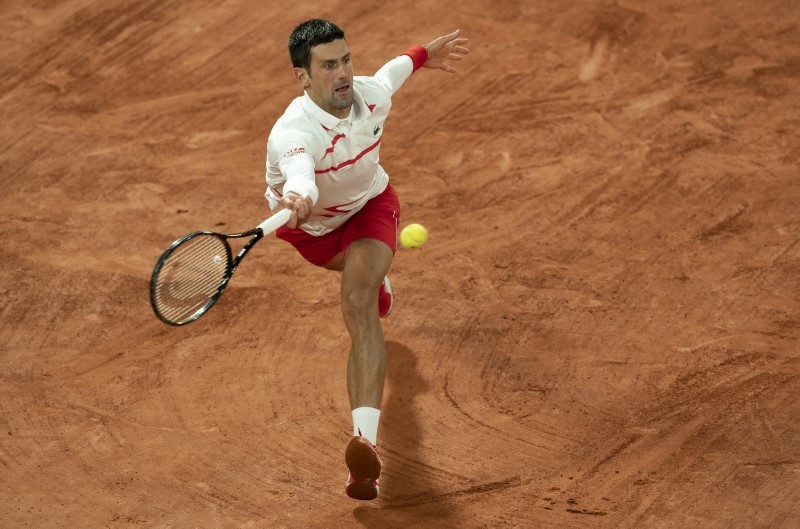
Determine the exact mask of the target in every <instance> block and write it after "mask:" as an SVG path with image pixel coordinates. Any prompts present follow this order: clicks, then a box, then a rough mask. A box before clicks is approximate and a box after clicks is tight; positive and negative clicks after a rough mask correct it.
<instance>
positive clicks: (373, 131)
mask: <svg viewBox="0 0 800 529" xmlns="http://www.w3.org/2000/svg"><path fill="white" fill-rule="evenodd" d="M380 131H381V126H380V125H375V128H374V129H372V135H373V136H377V135H378V133H379V132H380Z"/></svg>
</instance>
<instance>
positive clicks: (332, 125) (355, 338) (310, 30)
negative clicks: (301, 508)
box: [266, 19, 469, 500]
mask: <svg viewBox="0 0 800 529" xmlns="http://www.w3.org/2000/svg"><path fill="white" fill-rule="evenodd" d="M458 34H459V32H458V30H456V31H455V32H453V33H451V34H449V35H445V36H442V37H439V38H437V39H435V40H433V41H431V42H430V43H428V44H426V45H425V46H414V47H412V48H410V49H409V50H408V51H406V52H405V53H404V54H402V55H400V56H399V57H397V58H395V59H393V60H391V61H389V62H388V63H387V64H385V65H384V66H383V67H382V68H381V69H380V70H378V72H377V73H376V74H375V75H374V76H372V77H354V76H353V65H352V62H351V57H350V50H349V49H348V46H347V42H346V40H345V36H344V32H343V31H342V30H341V29H340V28H339V27H337V26H336V25H335V24H333V23H331V22H328V21H326V20H319V19H313V20H308V21H306V22H303V23H302V24H300V25H299V26H297V28H295V30H294V31H293V32H292V35H291V36H290V38H289V55H290V57H291V59H292V66H293V67H294V76H295V80H296V81H297V82H298V83H299V84H300V85H302V86H303V88H304V90H305V93H304V95H303V96H301V97H298V98H296V99H295V100H294V101H292V103H291V104H290V105H289V107H288V108H287V109H286V112H285V113H284V114H283V116H281V117H280V118H279V119H278V121H277V122H276V123H275V126H274V127H273V129H272V131H271V133H270V135H269V140H268V142H267V174H266V178H267V191H266V197H267V200H268V202H269V205H270V208H271V209H272V210H273V211H277V210H279V209H283V208H286V209H290V210H292V217H291V220H290V221H289V222H288V223H287V225H286V226H284V227H282V228H280V229H279V230H278V231H277V236H278V237H279V238H281V239H283V240H286V241H288V242H289V243H291V244H292V245H293V246H294V247H295V248H296V249H297V250H298V251H299V252H300V254H301V255H302V256H303V257H304V258H305V259H306V260H308V261H309V262H311V263H313V264H315V265H317V266H322V267H325V268H327V269H330V270H336V271H340V272H342V286H341V299H342V313H343V315H344V320H345V325H346V327H347V330H348V331H349V333H350V338H351V348H350V357H349V361H348V366H347V388H348V393H349V397H350V405H351V409H352V415H353V438H352V439H351V440H350V442H349V443H348V445H347V448H346V449H345V463H346V464H347V467H348V470H349V473H350V474H349V476H348V480H347V484H346V486H345V490H346V492H347V494H348V496H350V497H351V498H355V499H360V500H372V499H374V498H376V497H377V495H378V477H379V475H380V472H381V468H382V464H381V461H380V458H379V457H378V455H377V452H376V445H377V432H378V419H379V416H380V407H381V400H382V398H383V386H384V377H385V373H386V343H385V341H384V338H383V332H382V330H381V325H380V320H379V318H380V317H385V316H387V315H388V314H389V311H390V310H391V308H392V302H393V299H392V291H391V285H390V283H389V278H388V276H387V275H386V274H387V272H388V270H389V266H390V264H391V262H392V258H393V257H394V253H395V251H396V249H397V228H398V224H399V218H400V203H399V200H398V198H397V195H396V194H395V192H394V189H393V188H392V186H391V184H390V183H389V176H388V175H387V174H386V171H384V170H383V168H382V167H381V166H380V165H379V164H378V161H379V152H380V143H381V138H382V136H383V125H384V122H385V121H386V118H387V117H388V114H389V109H390V108H391V104H392V100H391V97H392V94H394V93H395V92H396V91H397V89H399V88H400V86H402V84H403V82H404V81H405V80H406V79H408V78H409V77H410V76H411V74H412V73H413V72H415V71H417V70H418V69H420V68H422V67H426V68H434V69H441V70H444V71H445V72H448V73H454V72H455V69H454V68H453V67H452V66H450V65H449V64H448V63H447V61H458V60H461V59H462V56H463V55H464V54H466V53H468V51H469V50H468V49H467V48H465V47H464V46H465V45H466V43H467V39H465V38H459V37H458Z"/></svg>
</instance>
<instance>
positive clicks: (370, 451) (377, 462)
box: [344, 437, 383, 500]
mask: <svg viewBox="0 0 800 529" xmlns="http://www.w3.org/2000/svg"><path fill="white" fill-rule="evenodd" d="M344 462H345V464H346V465H347V469H348V470H349V471H350V477H351V478H352V480H353V481H352V483H348V484H347V486H346V489H345V490H346V492H347V495H348V496H350V497H351V498H353V499H356V500H374V499H375V498H377V497H378V486H377V484H376V483H375V482H376V481H377V480H378V478H379V477H380V475H381V469H382V467H383V464H382V463H381V459H380V458H379V457H378V454H377V453H376V452H375V449H374V448H372V445H371V444H370V443H369V441H367V440H366V439H364V438H363V437H353V438H352V439H351V440H350V442H349V443H348V444H347V448H346V449H345V452H344Z"/></svg>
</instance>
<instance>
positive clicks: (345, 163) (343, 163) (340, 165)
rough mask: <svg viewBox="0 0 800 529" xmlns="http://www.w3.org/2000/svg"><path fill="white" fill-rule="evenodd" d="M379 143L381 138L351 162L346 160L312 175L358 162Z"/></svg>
mask: <svg viewBox="0 0 800 529" xmlns="http://www.w3.org/2000/svg"><path fill="white" fill-rule="evenodd" d="M380 142H381V138H378V141H376V142H375V143H373V144H372V145H370V146H369V147H367V148H366V149H364V150H363V151H361V152H360V153H358V156H356V157H355V158H353V159H351V160H347V161H346V162H342V163H340V164H339V165H335V166H333V167H328V168H327V169H320V170H317V171H314V174H323V173H329V172H331V171H338V170H339V169H341V168H342V167H347V166H348V165H353V164H354V163H356V162H357V161H358V160H360V159H361V157H362V156H364V155H365V154H367V153H368V152H370V151H371V150H372V149H374V148H375V147H377V146H378V144H379V143H380Z"/></svg>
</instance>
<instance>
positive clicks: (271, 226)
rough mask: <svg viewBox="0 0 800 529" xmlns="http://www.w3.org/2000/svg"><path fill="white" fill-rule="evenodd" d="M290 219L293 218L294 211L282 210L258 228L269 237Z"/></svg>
mask: <svg viewBox="0 0 800 529" xmlns="http://www.w3.org/2000/svg"><path fill="white" fill-rule="evenodd" d="M290 218H292V210H290V209H282V210H280V211H279V212H277V213H275V214H274V215H272V216H271V217H270V218H268V219H267V220H265V221H264V222H262V223H261V224H259V225H258V228H259V229H260V230H261V233H263V234H264V235H267V234H270V233H272V232H273V231H275V230H277V229H278V228H280V227H281V226H283V225H284V224H286V223H287V222H289V219H290Z"/></svg>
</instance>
